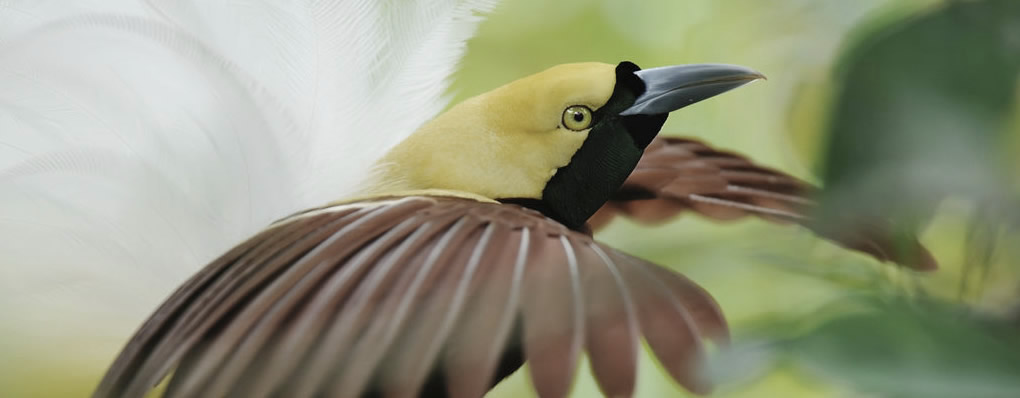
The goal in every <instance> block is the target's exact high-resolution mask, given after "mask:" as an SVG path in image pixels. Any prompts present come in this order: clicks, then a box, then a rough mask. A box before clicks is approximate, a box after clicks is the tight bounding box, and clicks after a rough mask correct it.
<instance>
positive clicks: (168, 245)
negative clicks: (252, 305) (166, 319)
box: [0, 0, 496, 375]
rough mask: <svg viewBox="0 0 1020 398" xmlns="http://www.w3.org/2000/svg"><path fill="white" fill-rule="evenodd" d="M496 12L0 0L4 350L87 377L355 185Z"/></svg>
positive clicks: (446, 2)
mask: <svg viewBox="0 0 1020 398" xmlns="http://www.w3.org/2000/svg"><path fill="white" fill-rule="evenodd" d="M495 3H496V1H494V0H443V1H418V2H405V1H397V0H389V1H375V0H336V1H325V0H309V1H283V0H252V1H245V2H208V1H198V0H181V1H156V0H82V1H75V2H72V3H68V2H64V1H47V0H8V1H0V258H3V259H4V264H3V266H2V267H0V311H3V313H4V314H5V322H9V323H10V324H12V325H17V326H16V327H17V330H18V336H20V337H19V338H21V339H22V340H23V341H21V342H19V343H17V344H5V345H4V346H3V347H2V348H0V358H13V357H16V356H18V355H16V353H18V352H21V355H31V356H33V357H36V358H54V360H55V361H59V360H60V359H59V358H62V357H64V356H72V357H76V358H83V357H87V356H88V355H89V354H87V353H86V352H98V353H100V354H98V355H96V354H93V356H94V358H91V359H90V360H88V362H91V363H93V364H94V366H95V367H94V369H92V370H91V372H98V371H99V370H100V369H101V366H102V365H104V364H106V363H107V361H108V360H109V358H110V357H112V355H113V354H114V353H115V352H116V350H117V349H118V348H119V347H120V345H121V344H122V342H123V341H124V339H125V338H126V337H127V336H128V335H129V334H130V332H131V331H132V330H133V329H134V328H136V326H137V324H138V323H139V322H140V321H141V320H142V319H144V317H145V316H146V315H147V314H148V313H149V312H150V311H151V310H152V308H154V307H155V306H156V305H157V304H158V303H159V301H160V300H161V299H162V298H163V297H165V296H166V295H168V294H169V293H170V292H171V291H172V289H173V288H174V287H176V286H177V285H178V284H179V283H180V282H182V281H184V280H185V279H186V278H188V277H189V276H190V275H191V274H192V273H194V272H195V271H196V270H198V269H199V267H200V266H202V265H203V264H205V263H208V262H209V261H210V260H213V259H214V258H215V256H217V255H219V254H221V253H223V252H224V251H226V250H227V249H229V248H230V247H231V246H233V245H235V244H237V243H238V242H241V241H242V240H244V239H246V238H248V237H249V236H251V235H252V234H254V233H255V232H257V231H258V230H260V229H262V228H263V227H265V226H266V225H267V224H268V223H270V222H271V221H273V220H275V219H278V218H280V217H283V216H285V215H287V214H290V213H292V212H295V211H298V210H301V209H305V208H310V207H315V206H319V205H322V204H323V203H326V202H329V201H333V200H336V199H338V198H341V197H343V196H345V195H349V194H351V193H353V192H355V191H357V190H358V189H359V188H358V185H359V184H360V182H361V181H362V180H363V179H365V178H366V177H367V176H369V175H370V173H371V172H372V170H371V168H370V167H371V165H372V164H373V162H374V161H375V160H376V159H378V158H379V157H381V156H382V155H383V154H384V153H385V151H386V150H388V149H389V147H391V146H392V145H394V144H395V143H397V142H400V141H401V140H403V139H404V138H405V137H407V136H408V135H410V134H411V133H412V132H413V131H414V130H415V129H416V128H417V127H418V126H419V125H421V124H422V123H424V122H425V121H427V120H429V119H431V118H432V117H433V116H435V114H436V113H437V112H438V111H439V110H441V109H443V108H444V107H445V106H446V103H447V98H446V97H445V96H444V93H445V91H446V89H447V86H448V80H449V77H450V75H451V74H452V72H453V71H454V70H455V68H456V67H457V65H458V60H459V58H460V57H461V55H462V54H463V52H464V48H465V41H466V40H467V39H468V38H469V37H470V36H471V35H472V33H473V32H474V29H475V27H476V26H477V24H478V23H479V22H480V21H481V19H482V16H483V14H484V13H485V12H488V11H490V10H491V9H492V8H493V7H494V6H495ZM395 115H399V117H394V116H395ZM67 330H75V334H74V335H70V334H68V333H66V331H67ZM10 337H11V336H5V339H7V338H10ZM61 341H62V342H64V343H58V342H61ZM48 347H61V349H62V350H64V351H62V354H63V355H56V353H55V352H50V351H49V350H51V348H48ZM68 347H76V348H75V349H77V347H88V349H87V350H86V349H79V350H80V352H75V351H73V350H72V351H67V350H66V349H67V348H68ZM96 347H102V348H100V349H97V348H96ZM11 350H16V351H11ZM29 352H31V353H33V354H27V353H29ZM158 373H160V372H155V373H154V375H156V374H158Z"/></svg>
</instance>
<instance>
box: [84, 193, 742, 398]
mask: <svg viewBox="0 0 1020 398" xmlns="http://www.w3.org/2000/svg"><path fill="white" fill-rule="evenodd" d="M465 249H467V250H465ZM642 335H644V337H645V338H646V339H647V340H648V341H649V344H650V346H651V347H652V349H653V351H654V352H655V353H656V355H658V357H659V359H660V360H661V361H662V362H663V364H664V366H665V367H666V369H668V370H669V371H670V373H671V374H672V375H673V376H674V377H675V378H676V379H677V381H679V382H680V383H682V384H683V385H684V386H687V387H688V388H689V389H691V390H693V391H699V392H704V391H707V390H708V388H709V385H708V384H707V383H706V382H705V381H704V380H702V379H701V375H700V374H699V373H697V369H698V366H699V365H700V364H699V363H697V361H701V360H702V355H703V351H704V350H703V348H702V346H703V344H702V341H701V339H702V338H713V339H716V340H717V341H719V340H725V336H726V335H727V330H726V325H725V322H724V321H723V320H722V316H721V314H720V313H719V309H718V306H717V305H716V304H715V302H714V301H713V300H712V299H711V297H710V296H708V294H707V293H705V291H704V290H702V289H701V288H700V287H698V286H697V285H695V284H694V283H692V282H690V281H688V280H686V279H684V278H683V277H682V276H680V275H678V274H674V273H673V272H672V271H669V270H667V269H665V268H662V267H660V266H657V265H655V264H652V263H648V262H645V261H643V260H640V259H637V258H634V257H630V256H627V255H625V254H623V253H620V252H618V251H615V250H612V249H609V248H607V247H606V246H604V245H601V244H599V243H597V242H595V241H593V240H592V239H591V237H590V236H588V235H586V234H583V233H581V232H577V231H572V230H569V229H566V228H565V227H563V226H562V225H561V224H558V223H556V222H555V221H553V220H551V219H549V218H546V217H544V216H542V215H541V214H539V213H537V212H534V211H532V210H527V209H524V208H521V207H517V206H515V205H502V204H496V203H483V202H477V201H474V200H470V199H458V198H451V197H439V196H434V197H422V196H412V197H406V198H403V199H399V200H368V201H365V202H361V203H359V204H347V205H337V206H333V207H327V208H323V209H320V210H318V211H315V212H310V213H305V214H302V215H298V216H294V217H290V218H288V219H285V220H283V221H281V222H279V223H277V224H276V226H275V227H273V228H271V229H269V230H267V231H264V232H262V233H260V234H259V235H257V236H255V237H254V238H252V239H251V240H250V241H248V242H246V243H243V244H241V245H240V246H239V247H238V248H237V249H235V250H233V251H231V252H230V253H228V254H227V255H225V256H223V257H221V258H220V259H219V260H217V261H215V262H213V263H211V264H210V265H209V266H208V267H207V268H206V269H205V270H204V271H203V272H201V273H199V274H197V275H196V276H195V277H194V278H192V279H191V280H190V281H189V282H187V283H186V284H185V285H184V287H182V288H181V289H180V290H178V291H177V292H176V293H175V294H174V295H173V296H171V298H170V299H169V300H167V302H166V303H165V304H164V305H163V306H162V307H161V308H160V309H159V310H157V312H156V313H155V314H153V316H152V317H151V318H150V319H149V321H148V322H146V323H145V326H143V328H142V330H141V331H140V332H139V333H138V334H136V335H135V337H134V338H132V340H131V342H130V343H129V344H128V347H127V348H126V349H125V350H124V352H123V353H122V354H121V356H120V358H118V360H117V361H116V363H115V364H114V366H113V367H112V368H111V370H110V372H109V373H108V374H107V376H106V377H105V378H104V380H103V382H102V383H101V385H100V387H99V389H98V390H97V392H96V395H95V396H96V397H140V396H144V394H145V393H146V392H147V391H148V390H149V389H150V387H151V386H153V385H155V384H156V383H158V382H159V381H160V379H162V378H163V377H165V376H166V375H169V374H172V375H171V376H170V378H171V380H170V381H169V383H168V387H167V392H166V395H167V396H168V397H193V396H208V395H213V396H237V397H264V396H288V397H311V396H345V397H348V396H349V397H355V396H393V397H415V396H419V393H421V395H424V396H446V395H445V394H447V393H449V395H450V396H453V397H479V396H482V395H483V393H484V392H485V391H486V389H488V388H489V387H490V386H491V385H492V384H494V383H495V382H497V381H499V380H500V379H501V378H503V377H505V376H507V375H508V374H509V373H510V372H512V371H513V370H516V369H517V368H518V367H520V366H521V364H522V363H523V362H524V361H525V360H527V361H528V363H529V364H530V366H531V368H532V373H531V376H532V379H533V381H534V385H535V388H536V390H537V391H538V393H539V395H540V396H544V397H561V396H565V395H566V394H567V393H569V391H570V389H571V387H572V384H573V379H574V375H575V373H576V371H577V363H578V362H579V359H580V356H581V355H582V354H583V353H584V351H587V352H588V354H589V358H590V359H591V366H592V369H593V374H594V375H595V377H596V381H597V382H598V383H599V386H600V387H601V388H602V390H603V392H604V393H606V394H607V395H611V396H620V395H623V396H628V395H632V394H633V390H634V384H635V380H636V375H637V354H638V341H639V338H640V337H641V336H642Z"/></svg>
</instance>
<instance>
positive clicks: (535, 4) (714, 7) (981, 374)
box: [453, 0, 1020, 397]
mask: <svg viewBox="0 0 1020 398" xmlns="http://www.w3.org/2000/svg"><path fill="white" fill-rule="evenodd" d="M1018 5H1020V2H1016V1H1014V0H995V1H986V2H982V1H958V2H957V1H936V0H861V1H852V2H851V1H842V0H780V1H770V2H763V1H756V0H725V1H720V0H714V1H713V0H685V1H671V0H661V1H643V2H623V1H613V0H601V1H580V0H565V1H560V2H556V3H552V2H543V1H539V0H517V1H513V0H511V1H507V2H505V3H504V4H503V5H502V6H501V7H500V8H498V9H497V11H496V13H495V14H494V15H492V16H491V18H490V19H489V20H488V21H487V22H486V23H485V24H483V26H482V28H481V30H480V32H479V35H478V36H477V37H476V38H475V39H474V40H472V42H471V43H470V45H469V52H468V56H467V58H466V59H465V60H464V64H463V69H462V72H460V74H459V75H458V78H457V80H456V82H455V85H454V92H453V93H454V97H455V101H459V100H461V99H464V98H466V97H468V96H471V95H475V94H477V93H480V92H484V91H486V90H488V89H491V88H493V87H494V86H496V85H498V84H502V83H503V82H506V81H510V80H512V79H515V78H518V77H522V76H525V75H528V74H531V73H534V72H536V71H538V70H541V69H544V68H546V67H549V66H551V65H555V64H558V63H564V62H579V61H601V62H608V63H616V62H619V61H622V60H629V61H633V62H635V63H637V64H638V65H641V66H643V67H653V66H659V65H667V64H676V63H696V62H724V63H735V64H742V65H747V66H751V67H753V68H756V69H758V70H760V71H762V72H763V73H765V74H766V75H767V76H769V80H768V81H766V82H761V83H757V84H754V85H751V86H749V87H746V88H742V89H740V90H738V91H735V92H733V93H730V94H727V95H724V96H721V97H719V98H714V99H712V100H711V101H708V102H705V103H702V104H698V105H695V106H692V107H690V108H687V109H684V110H682V111H680V112H677V113H675V114H673V115H671V116H670V120H669V121H668V122H667V124H666V127H665V129H664V132H665V133H667V134H673V135H686V136H694V137H698V138H700V139H704V140H706V141H707V142H709V143H711V144H712V145H715V146H717V147H721V148H726V149H731V150H736V151H738V152H742V153H745V154H747V155H749V156H750V157H752V158H753V159H755V160H757V161H758V162H760V163H763V164H766V165H769V166H772V167H775V168H777V169H780V170H784V171H786V172H789V173H791V174H794V175H797V176H799V177H802V178H805V179H807V180H809V181H816V182H818V181H820V180H822V179H823V178H818V177H824V180H825V181H828V182H830V183H831V184H832V185H833V186H843V184H842V181H845V180H847V179H853V178H856V176H860V175H868V174H870V175H871V177H869V178H863V179H862V181H879V182H881V183H885V184H887V185H884V186H883V188H882V189H883V190H882V191H879V192H877V193H876V192H875V191H862V192H864V194H862V195H864V196H863V197H859V196H858V197H855V196H853V194H852V193H848V194H847V195H848V196H847V197H853V198H854V199H853V200H851V201H849V203H850V204H852V205H859V204H863V203H873V204H875V208H876V209H879V210H882V211H875V212H874V214H875V216H876V217H885V216H898V217H905V216H909V218H906V220H907V221H910V222H912V224H911V223H905V224H906V226H904V228H905V229H904V231H905V233H913V232H914V231H915V230H917V229H919V230H920V231H919V232H920V233H921V236H922V242H923V243H924V244H925V245H926V246H928V247H929V249H931V251H932V252H933V253H934V255H935V256H936V258H938V259H939V261H940V262H941V266H942V268H941V269H940V270H939V271H938V272H936V273H934V274H930V275H916V274H913V273H909V272H904V271H901V270H898V269H895V268H894V267H890V266H888V265H883V264H877V263H876V262H874V261H872V260H871V259H870V258H867V257H864V256H861V255H858V254H855V253H849V252H847V251H845V250H842V249H839V248H837V247H835V246H832V245H830V244H827V243H824V242H822V241H820V240H818V239H816V238H814V237H812V236H810V234H808V233H807V232H805V231H802V230H798V229H796V228H788V227H782V226H776V225H772V224H768V223H765V222H762V221H757V220H741V221H738V222H734V223H729V224H727V225H718V224H715V223H711V222H707V221H705V220H701V219H698V218H697V217H693V216H691V217H684V218H682V219H681V220H679V221H677V222H674V223H670V224H668V225H665V226H662V227H658V228H652V229H648V228H645V227H639V226H636V225H633V224H630V223H628V222H626V221H619V220H618V221H617V222H615V223H614V224H613V225H612V226H611V227H610V228H609V229H608V230H607V231H604V232H602V233H600V235H599V236H598V238H599V239H601V240H603V241H606V242H608V243H610V244H613V245H614V246H616V247H619V248H621V249H623V250H625V251H628V252H631V253H634V254H637V255H640V256H642V257H645V258H648V259H651V260H653V261H657V262H659V263H661V264H665V265H668V266H671V267H673V268H675V269H676V270H678V271H680V272H683V273H685V274H686V275H688V276H689V277H691V278H692V279H693V280H695V281H697V282H698V283H700V284H702V285H703V286H705V287H706V288H707V289H708V290H709V291H710V292H712V293H713V295H715V297H716V298H717V300H718V301H719V302H720V304H721V306H722V308H723V310H724V312H726V314H727V316H728V318H729V319H730V321H731V326H732V328H733V330H734V333H735V342H734V345H733V346H732V347H730V348H729V349H726V350H722V351H720V352H719V353H718V355H716V356H715V360H714V361H713V364H712V366H711V367H710V369H709V371H711V372H712V374H713V376H715V377H716V379H717V380H719V381H720V386H719V388H718V391H717V393H716V394H714V395H713V396H716V397H780V396H781V397H819V396H833V397H852V396H867V397H873V396H879V397H1006V396H1020V385H1018V382H1017V381H1016V380H1020V378H1017V377H1013V375H1020V362H1018V361H1020V348H1018V344H1017V343H1020V341H1017V337H1020V330H1018V329H1020V327H1018V326H1017V324H1016V323H1015V321H1013V320H1011V319H1013V318H1011V317H1012V316H1013V315H1011V313H1013V312H1014V311H1013V310H1012V308H1015V307H1016V305H1017V299H1018V292H1020V284H1018V283H1017V281H1018V278H1017V276H1018V274H1020V272H1018V271H1020V264H1017V261H1016V259H1018V258H1020V257H1018V255H1020V245H1018V244H1017V243H1018V242H1020V241H1018V240H1017V236H1015V234H1013V235H1011V233H1010V232H1009V229H1008V228H1001V227H1000V226H998V224H994V225H991V226H989V225H990V224H988V223H986V222H984V221H982V220H987V219H988V217H984V218H982V217H977V216H980V215H982V214H984V213H985V212H986V211H987V206H984V205H982V204H981V203H982V202H976V201H975V199H984V198H987V197H988V196H989V195H983V194H982V195H976V196H972V197H968V196H960V195H955V196H952V195H942V196H934V195H933V194H932V191H931V190H932V189H937V190H938V192H940V193H944V192H950V191H952V190H953V189H955V190H956V191H955V192H977V191H978V190H979V189H988V188H992V187H994V188H997V189H998V190H997V191H996V192H1005V191H1012V192H1014V193H1015V192H1016V188H1017V184H1018V183H1020V179H1017V176H1016V173H1015V170H1017V169H1018V166H1020V163H1018V162H1017V161H1016V160H1015V159H1016V157H1015V155H1017V154H1020V152H1018V150H1020V137H1018V136H1020V134H1017V130H1018V129H1017V127H1018V126H1020V116H1018V112H1016V110H1017V106H1016V104H1015V101H1013V98H1014V97H1015V93H1016V90H1017V84H1016V81H1015V72H1016V71H1015V67H1016V64H1015V61H1016V60H1018V58H1017V56H1016V54H1020V51H1018V49H1020V48H1018V47H1017V46H1018V45H1020V25H1018V24H1017V22H1016V21H1017V18H1018V17H1020V11H1018V10H1017V6H1018ZM968 10H969V11H968ZM946 107H948V109H947V108H946ZM933 112H934V113H933ZM830 134H831V135H830ZM947 148H948V151H947ZM961 148H962V150H960V151H958V150H957V149H961ZM925 162H931V163H925ZM906 163H910V164H911V165H914V166H917V167H920V168H921V171H923V172H925V173H927V174H925V175H924V177H925V178H926V179H923V180H917V179H912V178H911V177H912V175H911V174H910V173H909V172H908V171H909V170H907V167H904V164H906ZM936 167H938V168H936ZM812 170H821V174H820V175H819V176H816V175H814V174H813V173H812ZM876 170H878V171H876ZM890 171H893V172H892V173H890ZM876 175H877V176H878V177H879V178H874V177H875V176H876ZM897 178H898V179H897ZM851 185H852V184H851ZM868 192H870V195H871V196H868ZM981 192H982V193H984V192H992V191H981ZM946 197H949V198H950V199H949V200H945V201H944V200H942V199H944V198H946ZM893 203H898V205H897V207H893V206H884V205H885V204H890V205H891V204H893ZM838 205H839V204H837V203H834V204H833V206H838ZM833 209H839V207H833ZM890 209H896V210H895V211H890ZM921 209H923V210H924V211H923V212H922V211H921ZM860 211H862V212H863V211H864V210H860ZM922 215H923V217H922ZM893 218H895V217H893ZM920 221H924V222H923V223H922V222H920ZM1004 231H1005V232H1004ZM976 235H981V236H984V237H985V239H983V240H980V241H981V242H984V244H983V245H980V244H979V245H975V244H974V242H975V240H974V239H973V237H974V236H976ZM982 253H983V255H980V256H979V255H978V254H982ZM974 257H980V259H981V261H982V262H983V263H985V264H986V266H985V267H983V268H982V271H981V272H980V273H979V275H977V276H975V275H973V274H974V272H973V270H971V267H968V266H966V264H970V263H972V262H973V261H972V260H973V258H974ZM965 279H966V280H977V281H976V282H972V283H968V284H964V283H962V281H963V280H965ZM981 281H984V282H981ZM979 314H980V315H979ZM1010 322H1014V323H1012V324H1011V323H1010ZM641 364H642V371H641V372H640V375H639V382H640V384H639V387H638V396H642V397H683V396H688V394H687V393H686V392H684V391H683V390H682V389H681V388H680V387H679V386H677V385H676V384H675V383H673V382H672V381H671V380H670V379H669V378H668V376H666V375H665V374H664V373H663V372H662V371H661V369H659V368H658V365H657V364H656V363H655V362H654V360H653V359H650V357H648V356H647V355H646V356H645V357H644V358H642V362H641ZM523 373H524V372H521V373H519V374H517V375H515V376H513V377H512V379H511V380H510V381H509V382H507V383H503V384H502V385H500V386H499V387H498V388H497V390H496V391H495V392H494V393H492V394H490V395H491V396H494V397H520V396H529V394H531V392H530V387H529V386H528V383H527V377H526V375H525V374H523ZM1014 391H1016V393H1014ZM598 395H599V393H598V389H597V387H596V386H595V384H594V383H593V381H592V380H591V377H590V376H589V375H587V370H586V369H582V371H581V372H580V374H579V380H578V384H577V386H576V387H575V390H574V396H577V397H589V396H598Z"/></svg>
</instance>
